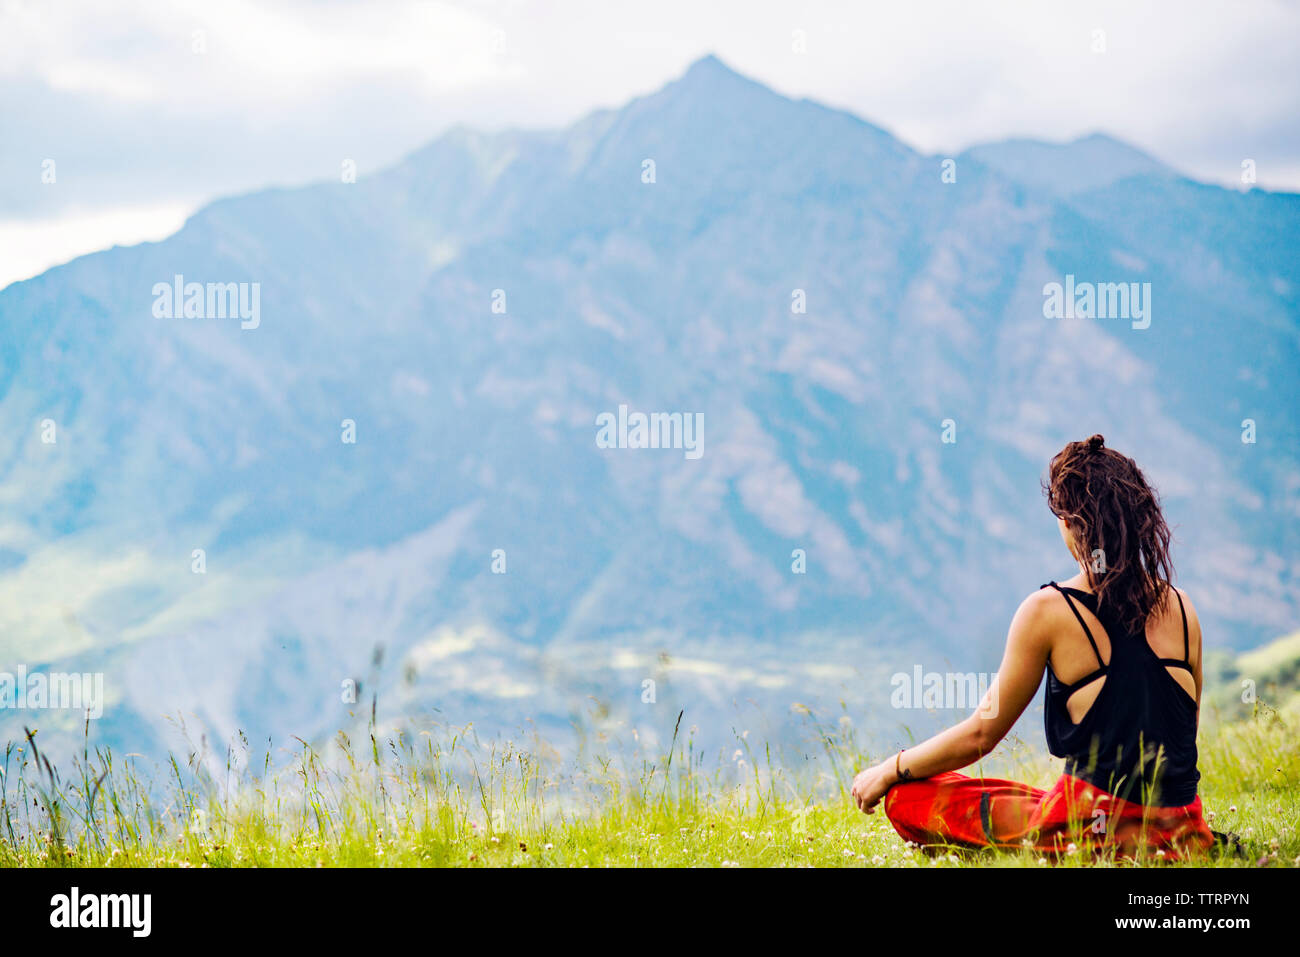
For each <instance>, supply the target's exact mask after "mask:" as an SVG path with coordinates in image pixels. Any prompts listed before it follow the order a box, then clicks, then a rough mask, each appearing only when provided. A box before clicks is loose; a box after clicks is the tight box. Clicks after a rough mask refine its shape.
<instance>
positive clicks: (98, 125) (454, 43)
mask: <svg viewBox="0 0 1300 957" xmlns="http://www.w3.org/2000/svg"><path fill="white" fill-rule="evenodd" d="M1297 50H1300V0H1242V2H1237V3H1228V2H1220V3H1208V2H1204V0H1183V2H1163V0H1125V2H1113V3H1112V2H1096V3H1084V2H1079V3H1069V4H1065V3H1059V4H1058V3H1049V2H1042V0H1030V2H1020V0H987V2H984V0H913V2H906V3H897V2H893V3H877V2H847V0H841V2H837V3H829V2H808V0H803V2H771V0H690V2H681V0H656V2H654V3H632V2H622V0H537V2H532V0H457V2H428V0H420V2H413V0H367V2H364V3H361V2H337V0H263V2H250V0H219V2H215V0H119V2H114V3H104V2H102V0H60V2H53V0H44V2H37V0H0V287H3V286H4V285H6V284H8V283H9V282H12V281H15V280H18V279H23V278H27V277H30V276H33V275H37V274H39V273H40V272H42V271H43V270H45V269H47V268H49V267H50V266H52V265H55V264H57V263H60V262H65V261H67V260H68V259H71V258H74V257H75V256H78V255H81V254H83V253H86V252H92V251H94V250H97V249H103V248H107V247H108V246H110V245H113V244H123V245H124V244H130V243H135V242H140V241H144V240H150V239H161V238H163V237H164V236H167V235H169V234H170V233H172V232H174V231H175V230H176V229H178V228H179V227H180V226H181V224H182V223H183V222H184V220H185V218H186V217H187V216H188V215H190V214H191V213H193V212H194V211H195V210H197V209H198V208H200V207H201V206H202V205H204V204H205V203H207V202H209V201H211V200H212V199H215V198H218V197H220V196H225V195H230V194H233V193H241V192H248V191H251V190H256V189H260V188H264V187H267V186H277V185H298V184H303V183H308V182H313V181H319V180H325V179H335V180H336V179H337V178H338V177H339V173H340V169H341V164H342V163H343V161H344V160H349V159H350V160H353V161H354V162H355V163H356V167H357V172H358V175H359V176H364V175H366V174H367V173H369V172H373V171H375V170H378V169H381V168H383V167H384V166H386V165H389V164H391V163H393V162H395V161H397V160H398V159H400V158H401V157H402V156H404V155H406V154H407V153H410V152H412V151H413V150H414V149H416V148H418V147H419V146H420V145H422V144H424V143H426V142H427V141H429V140H430V139H433V138H434V137H436V136H437V135H438V134H439V133H440V132H442V131H443V130H445V129H446V128H448V127H449V126H453V125H456V124H466V125H469V126H474V127H479V128H483V129H499V128H502V127H509V126H522V127H556V126H563V125H566V124H568V123H571V122H573V121H574V120H576V119H578V118H580V117H582V116H583V115H585V114H586V113H588V112H590V111H591V110H593V109H597V108H604V107H617V106H620V105H622V104H623V103H625V102H626V101H627V100H628V99H630V98H632V97H634V96H639V95H643V94H646V93H649V92H652V91H654V90H655V89H657V88H659V87H661V86H662V85H664V84H665V83H666V82H668V81H670V80H672V79H673V78H675V77H676V76H678V75H680V74H681V73H682V72H684V71H685V69H686V68H687V67H688V66H689V65H690V63H692V62H693V61H694V60H696V59H698V58H699V57H701V56H703V55H705V54H708V53H714V54H716V55H718V56H719V57H721V58H722V59H723V60H724V61H725V62H726V63H727V64H728V65H730V66H731V67H732V68H733V69H736V70H737V71H739V72H741V73H744V74H746V75H748V76H751V77H753V78H755V79H757V80H759V81H761V82H763V83H765V84H767V85H768V86H770V87H772V88H773V89H775V90H777V91H778V92H781V93H784V94H786V95H790V96H796V97H809V98H812V99H815V100H819V101H821V102H823V103H826V104H828V105H831V106H835V107H839V108H842V109H846V110H849V111H851V112H853V113H856V114H858V115H859V116H862V117H863V118H865V119H868V120H870V121H871V122H873V123H875V124H877V125H879V126H883V127H884V128H886V129H888V130H889V131H890V132H892V133H893V134H894V135H896V136H898V137H899V138H900V139H903V140H904V141H906V142H908V143H909V144H910V145H912V146H913V147H915V148H917V149H920V150H923V151H925V152H928V153H936V154H955V153H957V152H960V151H961V150H962V149H964V148H966V147H968V146H972V145H975V144H978V143H983V142H990V141H995V140H1000V139H1005V138H1008V137H1030V138H1034V139H1043V140H1049V141H1064V140H1069V139H1073V138H1075V137H1078V136H1082V135H1086V134H1089V133H1092V132H1096V131H1102V132H1105V133H1108V134H1110V135H1112V136H1115V137H1117V138H1119V139H1122V140H1126V141H1128V142H1130V143H1132V144H1133V145H1135V146H1137V147H1139V148H1140V149H1143V150H1145V151H1146V152H1148V153H1150V154H1151V155H1153V156H1154V157H1156V158H1157V159H1159V160H1161V161H1163V162H1165V163H1167V164H1168V165H1170V166H1173V167H1174V168H1176V169H1178V170H1180V171H1181V172H1183V173H1185V174H1186V175H1189V176H1192V177H1193V178H1196V179H1200V180H1203V181H1207V182H1214V183H1220V184H1223V185H1225V186H1229V187H1233V188H1239V187H1240V180H1241V166H1242V162H1243V161H1244V160H1247V159H1249V160H1253V161H1254V164H1255V170H1256V175H1257V177H1258V186H1259V187H1260V188H1267V189H1275V190H1287V191H1300V123H1297V122H1296V120H1297V117H1298V116H1300V69H1297V68H1296V66H1295V58H1296V51H1297Z"/></svg>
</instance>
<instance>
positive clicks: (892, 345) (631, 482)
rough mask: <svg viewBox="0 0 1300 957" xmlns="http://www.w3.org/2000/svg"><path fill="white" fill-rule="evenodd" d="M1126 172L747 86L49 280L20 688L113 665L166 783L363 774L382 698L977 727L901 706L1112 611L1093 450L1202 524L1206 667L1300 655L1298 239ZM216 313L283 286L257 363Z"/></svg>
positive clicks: (9, 632) (13, 462)
mask: <svg viewBox="0 0 1300 957" xmlns="http://www.w3.org/2000/svg"><path fill="white" fill-rule="evenodd" d="M1096 140H1097V138H1091V139H1089V140H1084V141H1080V142H1078V143H1075V144H1069V145H1066V146H1063V147H1060V148H1053V150H1052V151H1051V153H1050V155H1051V156H1053V157H1054V159H1053V163H1054V164H1056V168H1057V169H1058V171H1059V172H1058V174H1057V175H1056V176H1055V177H1053V176H1044V175H1043V173H1042V168H1041V167H1039V166H1035V165H1034V164H1033V163H1031V162H1029V161H1028V160H1029V159H1030V158H1032V157H1034V156H1037V155H1038V154H1039V153H1041V152H1042V151H1041V150H1039V149H1038V148H1037V147H1032V148H1030V147H1026V146H1025V145H1024V144H1003V145H1001V146H999V145H994V146H990V147H982V148H980V149H978V150H975V151H972V152H971V153H970V154H966V155H964V156H963V157H960V158H959V161H958V164H957V177H956V181H955V182H951V183H949V182H944V180H943V178H942V176H941V173H942V168H941V162H942V161H941V158H939V157H932V156H925V155H922V154H921V153H919V152H917V151H916V150H914V149H912V148H910V147H909V146H907V145H906V144H904V143H901V142H899V141H898V140H897V139H895V138H894V137H892V136H890V135H889V134H888V133H886V132H885V131H883V130H882V129H880V128H878V127H876V126H873V125H871V124H869V123H867V122H864V121H863V120H861V119H859V118H857V117H855V116H852V115H850V114H847V113H844V112H841V111H837V110H833V109H828V108H826V107H824V106H821V105H819V104H816V103H812V102H808V101H793V100H790V99H787V98H785V97H782V96H780V95H778V94H776V93H774V92H772V91H770V90H768V89H766V88H765V87H763V86H761V85H760V84H757V83H755V82H753V81H751V80H749V79H747V78H745V77H742V76H740V75H738V74H736V73H734V72H733V71H731V70H730V69H729V68H727V67H726V66H725V65H724V64H723V63H721V61H719V60H717V59H716V58H712V57H709V58H705V59H704V60H701V61H700V62H698V63H696V64H695V65H693V66H692V67H691V68H690V69H689V70H688V71H687V73H686V74H685V75H684V76H682V77H681V78H680V79H678V80H676V81H675V82H672V83H670V84H668V85H667V86H666V87H664V88H663V89H662V90H660V91H658V92H656V93H654V94H651V95H649V96H645V97H642V98H639V99H636V100H633V101H632V102H630V103H628V104H627V105H626V106H624V107H623V108H622V109H619V110H613V111H601V112H598V113H594V114H592V115H591V116H589V117H587V118H585V119H584V120H582V121H580V122H578V123H576V124H574V125H573V126H572V127H570V128H567V129H564V130H558V131H506V132H499V133H484V132H479V131H475V130H472V129H466V128H456V129H452V130H450V131H448V132H446V133H445V134H444V135H442V136H440V137H439V138H438V139H436V140H435V141H433V142H432V143H430V144H429V145H428V146H426V147H424V148H423V149H421V150H419V151H417V152H416V153H414V154H413V155H412V156H410V157H409V158H407V159H406V160H405V161H403V162H401V163H399V164H397V165H396V166H394V167H393V168H391V169H387V170H384V171H381V172H378V173H375V174H373V175H371V176H367V177H363V178H362V179H361V180H360V181H358V182H356V183H332V184H331V183H323V184H319V185H316V186H312V187H309V188H304V189H293V190H283V189H281V190H267V191H264V192H259V193H255V194H252V195H246V196H240V197H235V198H231V199H226V200H222V201H219V202H216V203H213V204H211V205H210V206H208V207H206V208H204V209H203V210H201V211H200V212H198V213H197V214H196V215H194V216H193V217H192V218H191V219H190V220H189V221H188V222H187V223H186V224H185V226H184V228H183V229H181V230H180V231H179V232H178V233H177V234H176V235H174V236H172V237H170V238H168V239H166V240H165V241H163V242H159V243H146V244H142V245H139V246H133V247H129V248H113V249H111V250H107V251H105V252H101V253H97V254H94V255H90V256H85V257H81V258H80V259H77V260H75V261H73V262H71V263H69V264H67V265H64V266H60V267H57V268H55V269H52V270H50V271H48V272H46V273H45V274H43V275H41V276H38V277H36V278H34V279H31V280H28V281H25V282H21V283H16V284H13V285H11V286H9V287H8V288H6V289H4V290H3V291H0V327H2V328H3V329H4V339H3V341H2V342H0V413H2V414H3V421H4V422H5V423H7V424H8V427H7V428H6V429H5V431H4V433H3V438H2V439H0V443H3V444H0V497H2V498H3V501H4V503H5V506H6V519H5V521H4V523H3V524H0V635H3V638H0V642H3V644H0V650H3V659H4V660H5V661H6V662H8V661H13V662H17V663H21V664H24V665H25V666H26V667H27V668H28V669H29V670H34V669H47V670H54V671H58V670H77V671H92V670H94V671H102V672H103V673H104V676H105V685H106V688H107V689H108V692H107V693H108V696H109V699H110V700H109V706H108V708H107V710H106V712H105V715H104V717H103V719H101V721H100V722H99V723H98V725H97V730H98V733H99V734H100V736H101V738H103V739H106V740H107V741H108V742H109V743H112V744H114V745H116V746H119V747H123V748H126V749H127V750H131V751H139V752H144V753H147V754H156V753H158V752H160V751H161V750H162V749H163V748H165V747H167V746H169V745H173V744H174V743H175V734H174V731H173V730H172V728H171V726H170V725H169V724H168V723H167V722H166V721H165V720H164V718H163V716H164V715H167V714H172V715H175V714H176V713H177V712H183V713H185V714H186V715H192V716H193V718H187V719H186V720H187V721H193V720H197V722H198V725H199V726H200V727H202V728H205V729H206V730H207V734H208V737H209V740H214V741H225V740H229V738H230V737H231V736H232V735H233V734H234V732H235V730H236V729H241V728H242V729H244V730H246V731H248V732H249V735H250V737H254V738H258V737H262V738H273V739H275V740H276V741H283V740H285V739H286V738H287V737H288V735H290V734H296V735H299V736H301V737H304V738H308V739H312V738H317V739H318V738H322V737H324V736H328V735H329V734H330V733H332V732H333V731H334V730H335V729H337V728H338V727H340V726H341V725H342V724H344V723H346V722H347V721H348V720H350V718H349V716H350V715H351V714H352V713H353V712H357V711H358V710H359V709H360V708H361V705H362V704H364V703H365V702H364V701H362V702H359V703H358V704H352V703H350V702H347V701H344V700H343V698H344V695H343V694H342V693H341V689H343V688H345V684H344V683H345V682H346V681H348V680H350V679H357V680H360V681H361V683H362V685H361V686H362V692H361V694H362V696H363V698H364V699H365V700H369V697H370V695H371V694H377V695H378V699H379V706H378V708H379V711H380V713H381V715H382V716H383V717H385V718H387V719H392V720H396V719H397V718H399V717H403V716H414V717H415V718H417V719H418V720H420V721H427V722H443V723H448V724H453V725H454V724H464V723H467V722H474V723H475V724H476V726H477V727H478V728H479V729H480V730H481V731H482V732H483V733H484V734H495V733H508V732H510V731H512V730H513V729H516V728H519V727H522V726H524V725H525V724H526V723H527V724H530V725H532V726H534V727H535V728H536V729H537V731H538V733H540V734H542V735H543V736H544V737H546V738H547V739H548V740H551V741H553V742H555V743H556V745H557V746H558V747H561V748H563V747H565V746H568V745H571V744H572V743H573V741H574V732H573V730H572V728H571V724H572V722H573V720H574V718H575V716H581V715H585V714H589V713H594V714H595V715H596V716H597V718H598V721H599V723H600V724H601V726H602V727H604V728H608V729H613V730H615V731H617V730H619V729H621V730H623V731H627V730H629V729H633V728H635V729H637V731H638V734H640V735H641V740H642V741H647V740H653V739H654V735H655V734H656V733H658V734H660V735H662V734H666V733H670V732H671V728H672V723H673V718H674V717H675V716H676V714H677V711H678V710H682V709H684V710H685V711H686V714H687V718H686V720H687V721H688V722H692V721H693V722H696V723H698V724H699V726H700V728H701V731H700V733H699V735H698V736H697V739H696V740H697V742H699V743H700V744H701V746H705V745H707V746H709V747H721V746H725V745H726V743H727V742H728V741H730V740H731V734H732V730H731V729H732V728H733V727H738V725H737V719H736V717H735V715H736V714H737V713H738V712H739V713H741V714H742V715H743V720H744V721H746V722H748V721H751V720H752V721H753V722H757V724H758V725H761V726H762V727H763V728H764V729H765V733H768V734H770V735H772V736H773V737H776V738H778V739H780V738H782V737H783V736H784V737H788V736H789V735H791V734H794V731H793V730H792V724H793V723H797V722H795V719H793V718H791V717H790V714H789V708H790V707H791V705H793V704H795V703H807V704H810V705H814V706H815V707H816V708H818V709H819V713H822V714H824V713H826V712H827V711H830V710H836V709H838V707H839V705H838V702H840V701H843V702H844V703H845V707H847V708H848V709H849V711H850V714H851V716H852V718H853V720H855V721H857V722H858V723H859V724H861V725H863V726H864V727H870V728H874V729H876V730H877V731H880V733H881V734H885V733H889V734H893V733H895V729H896V728H897V727H898V726H899V725H900V724H905V725H908V726H910V727H913V728H915V727H916V726H917V725H918V723H919V724H924V723H925V722H926V721H931V720H939V719H950V718H951V717H953V716H954V713H945V714H942V715H926V714H924V713H922V714H914V713H911V712H907V713H899V712H896V711H894V710H892V709H891V707H890V704H889V702H890V691H891V683H890V677H891V676H892V675H895V674H899V673H904V674H910V673H912V671H913V669H914V668H915V667H918V666H919V667H922V668H924V669H925V670H938V671H946V670H953V671H957V672H990V671H994V670H996V668H997V662H998V660H999V653H1000V650H1001V645H1002V641H1003V639H1004V637H1005V629H1006V626H1007V623H1008V621H1009V620H1010V617H1011V614H1012V612H1013V611H1014V609H1015V607H1016V604H1017V603H1018V602H1019V600H1020V599H1021V598H1023V597H1024V595H1025V594H1027V593H1028V592H1029V591H1032V590H1033V589H1034V588H1036V587H1037V586H1038V585H1039V584H1040V583H1042V582H1043V581H1045V580H1047V579H1049V578H1054V577H1055V578H1061V577H1065V576H1066V575H1068V574H1069V573H1070V572H1069V567H1068V566H1069V560H1068V557H1067V556H1066V554H1065V552H1064V550H1063V548H1062V547H1061V545H1060V541H1059V538H1058V536H1057V532H1056V526H1055V522H1054V520H1053V519H1052V516H1051V515H1050V513H1049V512H1048V511H1047V509H1046V507H1045V506H1044V504H1043V503H1042V499H1041V492H1040V489H1039V479H1040V476H1041V475H1042V474H1043V471H1044V469H1045V466H1046V463H1047V461H1048V459H1049V458H1050V456H1051V455H1052V454H1053V453H1054V452H1055V451H1056V450H1057V449H1058V448H1059V447H1060V446H1061V445H1062V444H1063V443H1064V442H1065V441H1067V440H1069V439H1074V438H1080V437H1083V436H1086V435H1089V434H1091V433H1093V432H1102V433H1104V434H1105V435H1106V437H1107V440H1108V442H1109V444H1111V445H1113V446H1115V447H1117V448H1120V449H1122V450H1124V451H1126V452H1128V453H1129V454H1132V455H1134V456H1135V457H1136V458H1137V459H1138V460H1139V461H1140V462H1141V463H1142V464H1143V466H1144V468H1146V469H1147V471H1148V474H1149V475H1150V476H1151V478H1152V479H1153V481H1154V482H1155V483H1156V484H1157V486H1158V487H1159V489H1160V490H1161V492H1162V495H1163V500H1164V503H1165V507H1166V510H1167V513H1168V516H1169V518H1170V520H1171V523H1172V524H1173V525H1174V526H1175V529H1176V532H1175V534H1176V539H1177V544H1176V552H1175V559H1176V561H1177V563H1178V568H1179V571H1180V583H1181V584H1183V585H1184V586H1185V587H1187V588H1188V589H1189V590H1190V592H1191V594H1192V595H1193V597H1194V599H1195V601H1196V603H1197V606H1198V608H1199V610H1200V613H1201V616H1202V620H1203V622H1204V626H1205V634H1206V636H1207V641H1208V642H1210V643H1211V644H1214V645H1218V646H1222V647H1225V648H1232V649H1237V650H1240V649H1245V648H1249V647H1252V646H1254V645H1257V644H1259V643H1260V642H1262V641H1264V640H1266V639H1268V638H1271V637H1273V636H1274V635H1277V634H1280V633H1283V632H1286V631H1289V630H1293V629H1294V627H1295V623H1296V620H1297V607H1298V606H1300V583H1298V582H1297V566H1296V559H1295V556H1296V554H1297V551H1296V547H1295V546H1296V532H1295V529H1296V523H1295V519H1296V517H1297V515H1298V514H1300V478H1298V476H1300V470H1298V469H1297V461H1296V450H1297V448H1298V447H1300V446H1298V445H1297V440H1300V422H1298V421H1297V410H1300V402H1297V399H1298V398H1300V395H1298V392H1300V389H1298V387H1297V381H1296V376H1295V370H1296V368H1297V358H1298V357H1300V356H1298V352H1300V342H1298V339H1297V332H1298V330H1300V298H1298V295H1297V290H1300V265H1298V264H1300V257H1298V256H1297V255H1296V253H1297V251H1300V225H1298V224H1300V209H1298V207H1297V203H1298V202H1300V200H1298V199H1297V197H1296V196H1294V195H1289V194H1272V193H1266V192H1263V191H1258V190H1254V191H1251V192H1248V193H1235V192H1230V191H1227V190H1223V189H1219V188H1217V187H1211V186H1205V185H1203V184H1199V183H1195V182H1192V181H1190V180H1187V179H1185V178H1183V177H1181V176H1179V175H1177V174H1176V173H1174V172H1172V171H1170V170H1167V169H1165V168H1163V167H1160V166H1158V164H1154V163H1146V164H1144V163H1140V162H1137V161H1136V160H1135V159H1134V157H1136V156H1140V154H1137V153H1136V152H1135V151H1133V150H1131V149H1129V148H1127V147H1124V146H1123V145H1122V144H1117V143H1115V142H1114V141H1110V140H1105V141H1102V142H1101V143H1098V142H1096ZM981 156H983V157H984V159H983V160H981V159H980V157H981ZM1098 156H1103V157H1108V158H1109V159H1108V160H1107V161H1106V162H1101V161H1099V160H1098ZM1017 158H1019V159H1017ZM1022 159H1023V160H1025V162H1020V160H1022ZM651 173H653V175H651ZM1067 275H1070V276H1074V277H1077V279H1078V280H1080V281H1083V282H1095V283H1108V282H1124V283H1138V284H1142V283H1150V284H1151V285H1150V289H1151V299H1150V303H1151V310H1150V314H1149V316H1150V323H1149V325H1148V326H1147V327H1146V328H1135V327H1134V326H1135V323H1132V322H1130V321H1129V320H1128V319H1048V318H1045V311H1044V286H1045V285H1046V284H1048V283H1052V282H1064V281H1065V277H1066V276H1067ZM176 276H182V277H183V281H184V282H199V283H235V284H239V283H245V284H248V285H247V286H245V287H244V288H245V290H247V291H248V292H249V296H250V299H249V301H250V303H251V290H252V289H253V286H252V284H257V287H256V288H257V291H258V296H259V299H258V302H259V306H260V308H259V313H258V317H257V322H256V328H242V327H241V326H242V325H243V324H244V323H241V322H240V320H239V319H237V318H188V319H187V318H168V317H167V316H166V308H165V306H160V296H162V295H164V294H166V290H167V289H169V288H170V287H171V285H172V284H173V283H174V281H175V278H174V277H176ZM159 289H162V290H164V292H161V293H160V292H159V291H158V290H159ZM801 299H802V301H803V302H806V311H802V312H800V311H795V310H794V308H793V305H795V304H798V303H799V302H800V301H801ZM178 308H180V306H178ZM160 312H161V313H162V315H159V313H160ZM247 324H249V325H252V324H253V323H252V322H251V321H250V322H249V323H247ZM620 406H627V407H628V409H629V410H630V411H631V412H638V411H640V412H645V413H650V412H661V413H682V414H683V415H685V416H688V417H689V416H692V415H694V414H697V413H698V414H700V415H702V416H703V422H704V428H703V432H702V438H703V443H702V446H701V448H702V451H703V454H702V455H700V456H699V457H698V458H695V457H692V456H690V455H688V454H687V452H686V450H684V449H681V448H668V449H630V448H606V447H601V445H600V444H598V442H597V436H598V428H597V423H598V417H599V416H601V415H602V413H611V414H613V415H615V416H617V415H618V413H619V409H620ZM1247 418H1249V419H1252V420H1254V422H1255V424H1256V425H1255V439H1256V441H1255V442H1253V443H1244V442H1243V441H1242V434H1243V426H1242V422H1243V420H1244V419H1247ZM946 420H952V422H953V423H954V425H955V436H956V441H955V442H952V443H945V442H944V441H943V433H944V423H945V421H946ZM349 422H350V423H351V424H352V426H351V427H352V428H353V429H354V433H355V442H348V441H345V439H346V438H347V437H348V432H349V426H348V425H347V423H349ZM51 425H52V426H53V433H52V434H53V436H54V437H55V441H53V442H50V441H46V439H48V438H49V437H50V436H51V431H50V427H51ZM196 550H202V552H203V557H202V560H203V565H202V569H203V570H202V573H197V572H196V571H195V569H196V568H197V567H199V566H197V565H196V562H197V561H198V559H197V558H196V557H195V552H196ZM796 550H802V553H803V555H804V560H805V561H806V571H805V572H804V573H802V574H800V573H796V572H795V571H794V567H795V565H796V562H797V559H796V557H795V555H794V553H795V552H796ZM502 560H504V573H499V572H500V570H501V567H502V566H501V561H502ZM494 563H495V564H496V566H497V568H496V570H494ZM647 681H652V682H654V684H653V685H646V684H645V683H646V682H647ZM647 688H653V689H654V694H653V696H651V695H649V694H648V693H647V691H646V689H647ZM649 697H653V698H654V700H653V702H650V701H648V700H647V699H648V698H649ZM0 720H3V719H0ZM30 720H31V716H30V715H24V714H23V713H21V712H19V713H11V716H10V717H9V719H8V720H7V721H4V727H3V732H4V734H5V736H7V737H14V736H16V735H17V733H18V731H17V730H16V729H19V728H20V727H21V725H22V724H23V723H24V721H30ZM40 720H42V721H43V722H44V727H45V728H47V729H48V730H47V732H46V733H47V734H49V735H52V736H55V735H57V734H65V735H75V734H77V733H79V732H80V728H81V724H80V721H79V720H78V719H76V717H75V716H73V715H69V714H54V713H49V714H42V715H41V716H40ZM59 729H62V730H59ZM880 729H889V730H888V732H886V731H881V730H880Z"/></svg>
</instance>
